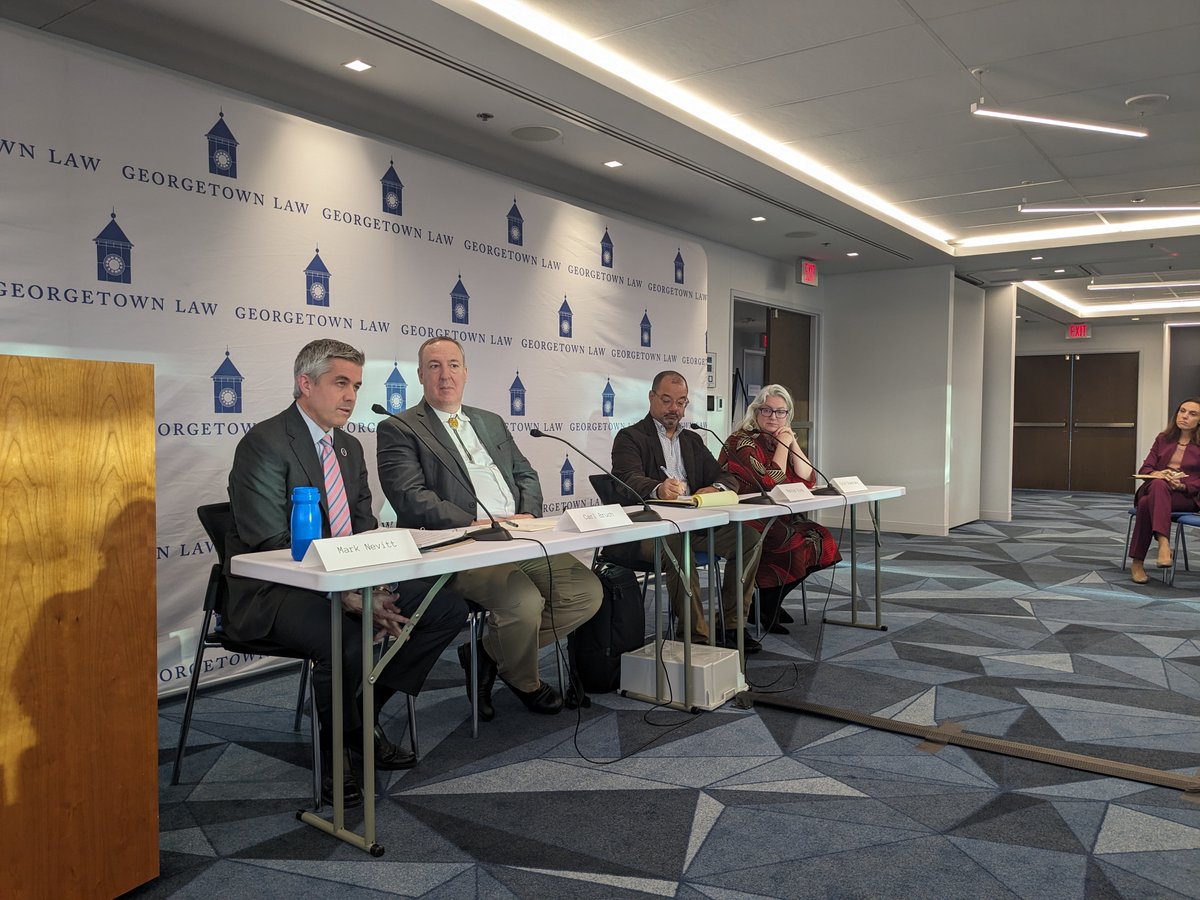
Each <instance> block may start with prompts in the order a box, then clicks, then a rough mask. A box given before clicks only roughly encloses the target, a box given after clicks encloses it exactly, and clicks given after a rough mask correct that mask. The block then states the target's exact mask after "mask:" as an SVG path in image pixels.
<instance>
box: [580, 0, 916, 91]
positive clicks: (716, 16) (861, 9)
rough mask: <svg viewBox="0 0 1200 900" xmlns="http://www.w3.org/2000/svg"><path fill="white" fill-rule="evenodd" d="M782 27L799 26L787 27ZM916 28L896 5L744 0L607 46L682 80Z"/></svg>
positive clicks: (643, 29) (634, 31) (625, 34)
mask: <svg viewBox="0 0 1200 900" xmlns="http://www.w3.org/2000/svg"><path fill="white" fill-rule="evenodd" d="M781 21H784V22H789V23H791V24H792V25H793V26H794V27H787V28H781V27H779V23H780V22H781ZM913 22H914V18H913V16H912V14H911V13H909V12H908V11H907V10H906V9H905V8H904V6H903V5H902V4H900V3H897V2H895V0H863V2H861V3H854V4H846V3H844V2H841V0H805V3H804V4H803V5H802V6H801V5H800V4H798V3H797V2H796V0H742V2H736V3H719V4H715V5H712V6H707V7H704V8H700V9H695V10H692V11H690V12H688V13H687V14H686V15H679V16H674V17H671V18H668V19H659V20H657V21H654V22H649V23H647V24H645V25H642V26H639V27H637V28H631V29H628V30H625V31H621V32H619V33H616V34H611V35H608V36H607V37H605V38H604V39H603V41H602V43H603V45H604V46H605V47H606V48H607V49H609V50H612V51H614V52H617V53H620V54H622V55H624V56H626V57H628V58H630V59H633V60H636V61H637V62H638V63H639V64H641V65H644V66H646V67H647V68H649V69H651V70H652V71H654V72H655V73H657V74H659V75H662V76H664V77H666V78H676V79H682V78H687V77H689V76H693V75H697V74H700V73H703V72H712V71H717V70H720V69H727V68H730V67H733V66H739V65H745V64H748V63H754V62H758V61H761V60H765V59H771V58H773V57H777V56H784V55H786V54H789V53H795V52H797V51H801V50H806V49H809V48H812V47H818V46H821V45H823V44H831V43H835V42H840V41H846V40H849V39H851V38H856V37H860V36H863V35H868V34H873V33H876V32H880V31H886V30H888V29H891V28H897V27H900V26H902V25H911V24H913ZM713 35H720V40H718V41H714V40H713Z"/></svg>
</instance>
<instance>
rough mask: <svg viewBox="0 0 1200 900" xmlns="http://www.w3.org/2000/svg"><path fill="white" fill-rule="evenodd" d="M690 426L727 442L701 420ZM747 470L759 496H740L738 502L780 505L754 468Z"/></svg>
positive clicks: (693, 429) (694, 429) (723, 444)
mask: <svg viewBox="0 0 1200 900" xmlns="http://www.w3.org/2000/svg"><path fill="white" fill-rule="evenodd" d="M688 427H689V428H691V429H692V431H707V432H708V433H709V434H711V435H712V436H713V437H715V438H716V439H717V441H718V443H720V444H721V446H725V442H724V441H722V440H721V436H720V435H719V434H717V433H716V432H715V431H713V430H712V429H711V428H705V427H704V426H703V425H701V424H700V423H699V422H692V423H691V424H689V425H688ZM746 471H748V472H749V473H750V477H751V478H753V479H754V485H755V487H757V488H758V496H757V497H748V498H746V499H742V498H740V497H739V498H738V503H747V504H757V505H765V504H770V505H772V506H778V505H779V504H778V503H776V502H775V500H774V499H773V498H772V497H771V496H770V495H769V494H768V493H767V491H766V488H764V487H763V486H762V482H761V481H759V480H758V476H757V475H755V474H754V472H753V470H751V469H749V468H747V470H746Z"/></svg>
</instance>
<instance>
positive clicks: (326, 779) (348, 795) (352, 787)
mask: <svg viewBox="0 0 1200 900" xmlns="http://www.w3.org/2000/svg"><path fill="white" fill-rule="evenodd" d="M344 774H345V778H344V779H343V781H342V798H343V804H344V805H345V807H346V809H352V808H353V807H355V806H362V802H363V795H362V788H360V787H359V786H358V779H357V778H355V777H354V773H353V772H352V771H350V767H349V766H346V768H345V771H344ZM321 802H322V803H328V804H329V805H330V806H332V805H333V776H332V775H328V774H326V775H322V776H321Z"/></svg>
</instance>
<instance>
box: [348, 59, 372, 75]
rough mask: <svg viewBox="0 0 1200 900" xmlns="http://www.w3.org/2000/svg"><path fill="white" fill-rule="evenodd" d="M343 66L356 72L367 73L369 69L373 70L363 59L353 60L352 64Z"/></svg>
mask: <svg viewBox="0 0 1200 900" xmlns="http://www.w3.org/2000/svg"><path fill="white" fill-rule="evenodd" d="M342 65H344V66H345V67H346V68H347V69H351V70H353V71H355V72H365V71H367V69H370V68H372V66H371V64H370V63H365V62H363V61H362V60H361V59H352V60H350V62H348V63H343V64H342Z"/></svg>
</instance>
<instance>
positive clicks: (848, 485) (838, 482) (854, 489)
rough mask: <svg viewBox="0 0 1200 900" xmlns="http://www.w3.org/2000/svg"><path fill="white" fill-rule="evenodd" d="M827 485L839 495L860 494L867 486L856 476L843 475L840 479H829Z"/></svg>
mask: <svg viewBox="0 0 1200 900" xmlns="http://www.w3.org/2000/svg"><path fill="white" fill-rule="evenodd" d="M829 483H830V484H831V485H833V486H834V487H835V488H837V492H838V493H839V494H861V493H863V492H864V491H866V489H867V486H866V485H865V484H863V483H862V479H861V478H859V477H858V476H857V475H843V476H842V477H841V478H830V479H829Z"/></svg>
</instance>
